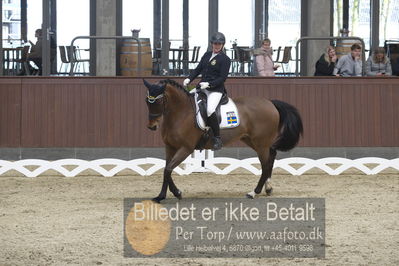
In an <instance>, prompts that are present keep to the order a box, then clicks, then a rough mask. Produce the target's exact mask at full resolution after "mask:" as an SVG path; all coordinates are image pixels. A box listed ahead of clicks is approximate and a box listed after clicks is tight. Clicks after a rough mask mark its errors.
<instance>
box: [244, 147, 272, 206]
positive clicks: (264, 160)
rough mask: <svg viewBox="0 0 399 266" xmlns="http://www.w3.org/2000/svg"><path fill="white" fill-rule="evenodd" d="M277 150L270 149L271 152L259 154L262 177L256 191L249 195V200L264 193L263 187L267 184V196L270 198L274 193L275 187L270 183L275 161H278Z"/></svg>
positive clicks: (266, 151) (265, 151)
mask: <svg viewBox="0 0 399 266" xmlns="http://www.w3.org/2000/svg"><path fill="white" fill-rule="evenodd" d="M276 154H277V152H276V150H274V149H272V148H270V149H269V150H264V151H262V152H258V156H259V160H260V163H261V165H262V175H261V176H260V178H259V181H258V185H257V186H256V188H255V190H254V191H251V192H249V193H248V194H247V197H248V198H254V197H255V195H256V194H259V193H260V192H261V191H262V188H263V186H264V185H265V183H266V188H265V190H266V194H267V195H268V196H270V195H271V193H272V191H273V187H272V185H271V183H270V181H269V179H270V177H271V175H272V170H273V164H274V160H275V159H276Z"/></svg>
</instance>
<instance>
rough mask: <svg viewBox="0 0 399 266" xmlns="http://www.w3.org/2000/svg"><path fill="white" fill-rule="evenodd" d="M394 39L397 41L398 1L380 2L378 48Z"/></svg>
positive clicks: (398, 26)
mask: <svg viewBox="0 0 399 266" xmlns="http://www.w3.org/2000/svg"><path fill="white" fill-rule="evenodd" d="M395 39H396V40H398V41H399V1H395V0H380V46H383V45H384V42H385V40H395Z"/></svg>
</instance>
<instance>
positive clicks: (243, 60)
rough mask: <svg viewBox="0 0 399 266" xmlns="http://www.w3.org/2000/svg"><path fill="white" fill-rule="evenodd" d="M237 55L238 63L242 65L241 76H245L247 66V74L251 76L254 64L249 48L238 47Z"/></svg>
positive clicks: (236, 49) (236, 48)
mask: <svg viewBox="0 0 399 266" xmlns="http://www.w3.org/2000/svg"><path fill="white" fill-rule="evenodd" d="M235 53H236V56H237V61H238V63H239V65H240V70H239V73H240V75H245V65H247V68H248V72H247V74H248V75H250V73H251V63H252V60H251V50H250V48H249V47H248V46H236V47H235Z"/></svg>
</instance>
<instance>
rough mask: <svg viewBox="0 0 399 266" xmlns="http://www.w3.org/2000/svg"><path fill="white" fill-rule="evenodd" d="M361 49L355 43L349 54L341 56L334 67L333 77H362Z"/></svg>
mask: <svg viewBox="0 0 399 266" xmlns="http://www.w3.org/2000/svg"><path fill="white" fill-rule="evenodd" d="M361 53H362V47H360V45H359V44H357V43H355V44H353V45H352V46H351V52H350V53H349V54H347V55H344V56H342V57H341V58H340V59H339V60H338V63H337V64H336V65H335V68H334V71H333V75H335V76H342V77H355V76H361V75H362V60H361Z"/></svg>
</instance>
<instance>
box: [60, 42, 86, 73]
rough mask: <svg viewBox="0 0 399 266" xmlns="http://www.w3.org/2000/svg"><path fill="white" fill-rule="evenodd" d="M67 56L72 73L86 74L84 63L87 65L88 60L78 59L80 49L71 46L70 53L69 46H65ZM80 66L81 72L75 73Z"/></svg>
mask: <svg viewBox="0 0 399 266" xmlns="http://www.w3.org/2000/svg"><path fill="white" fill-rule="evenodd" d="M66 50H67V53H66V54H67V56H68V59H69V62H70V63H73V69H72V71H73V72H75V73H80V74H86V73H87V72H86V69H85V63H89V62H90V59H82V58H81V57H80V49H79V47H78V46H73V49H72V51H71V46H66ZM80 64H82V66H83V72H76V70H80Z"/></svg>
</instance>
